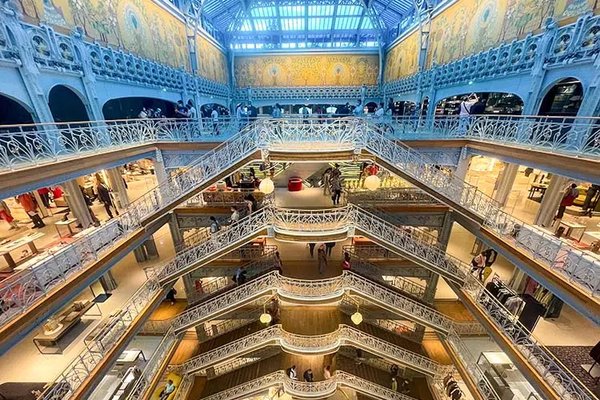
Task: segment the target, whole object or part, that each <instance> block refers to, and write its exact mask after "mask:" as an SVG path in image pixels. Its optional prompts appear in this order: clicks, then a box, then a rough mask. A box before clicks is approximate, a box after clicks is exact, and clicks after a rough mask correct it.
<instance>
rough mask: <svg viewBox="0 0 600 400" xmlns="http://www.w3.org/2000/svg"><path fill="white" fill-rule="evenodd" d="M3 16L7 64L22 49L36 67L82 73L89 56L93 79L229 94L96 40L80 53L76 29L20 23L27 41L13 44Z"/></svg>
mask: <svg viewBox="0 0 600 400" xmlns="http://www.w3.org/2000/svg"><path fill="white" fill-rule="evenodd" d="M3 18H12V17H9V16H6V15H2V16H1V17H0V61H3V62H5V63H8V64H9V65H13V66H19V65H20V64H21V63H22V59H23V58H24V55H23V52H29V53H31V54H33V59H34V61H35V63H36V64H37V66H38V68H39V69H40V70H51V71H57V72H61V73H64V72H71V73H75V74H78V75H83V74H84V65H83V63H84V59H85V60H88V59H89V61H90V62H91V71H92V73H93V74H94V75H95V77H96V78H97V79H102V80H108V81H116V82H119V83H124V84H128V85H134V86H145V87H154V88H160V89H162V90H170V91H177V92H188V93H199V94H203V95H207V96H215V97H220V98H228V97H229V95H230V90H229V87H228V86H227V85H225V84H222V83H219V82H215V81H211V80H209V79H207V78H204V77H202V76H197V75H193V74H191V73H189V72H187V71H185V70H184V69H181V68H174V67H170V66H167V65H164V64H161V63H159V62H156V61H152V60H150V59H147V58H143V57H140V56H137V55H134V54H131V53H128V52H125V51H123V50H120V49H114V48H111V47H108V46H104V45H101V44H100V43H97V42H96V43H91V42H83V43H84V46H83V49H84V51H85V53H83V54H80V53H79V51H80V50H79V48H78V46H77V45H76V43H75V42H77V41H81V39H82V38H81V35H80V33H79V32H78V31H77V30H75V31H74V32H73V33H72V35H71V36H69V35H63V34H60V33H58V32H56V31H55V30H54V29H52V28H51V27H48V26H44V25H42V26H37V25H32V24H28V23H25V22H21V23H20V28H21V29H23V31H24V32H25V34H26V38H27V40H28V42H27V43H21V42H19V43H14V41H15V39H14V36H12V37H11V35H9V34H8V31H7V27H6V22H5V21H4V20H3ZM85 62H87V61H85Z"/></svg>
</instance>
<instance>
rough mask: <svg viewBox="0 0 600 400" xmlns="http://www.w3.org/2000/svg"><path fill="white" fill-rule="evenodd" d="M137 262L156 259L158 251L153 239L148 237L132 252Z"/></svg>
mask: <svg viewBox="0 0 600 400" xmlns="http://www.w3.org/2000/svg"><path fill="white" fill-rule="evenodd" d="M133 255H134V256H135V259H136V261H137V262H140V263H141V262H144V261H149V260H153V259H155V258H158V249H157V248H156V242H155V241H154V237H152V236H151V237H149V238H148V239H147V240H146V241H145V242H144V243H142V244H140V245H139V246H138V247H137V248H135V249H134V250H133Z"/></svg>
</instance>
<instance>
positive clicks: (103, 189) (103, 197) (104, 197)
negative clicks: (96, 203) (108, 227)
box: [96, 178, 119, 219]
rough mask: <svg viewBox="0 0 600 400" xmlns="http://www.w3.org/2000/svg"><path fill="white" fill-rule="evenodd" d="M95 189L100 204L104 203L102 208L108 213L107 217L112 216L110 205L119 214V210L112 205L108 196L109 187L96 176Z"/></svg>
mask: <svg viewBox="0 0 600 400" xmlns="http://www.w3.org/2000/svg"><path fill="white" fill-rule="evenodd" d="M96 191H97V192H98V198H99V199H100V201H101V202H102V204H104V209H105V210H106V213H107V214H108V218H110V219H112V218H113V213H112V211H111V210H110V208H111V207H113V208H114V209H115V212H116V213H117V215H119V211H118V210H117V208H116V207H115V206H114V205H113V203H112V199H111V198H110V189H109V188H108V186H106V184H105V183H104V182H102V180H101V179H100V178H96Z"/></svg>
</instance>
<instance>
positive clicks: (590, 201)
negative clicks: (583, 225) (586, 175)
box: [581, 183, 600, 218]
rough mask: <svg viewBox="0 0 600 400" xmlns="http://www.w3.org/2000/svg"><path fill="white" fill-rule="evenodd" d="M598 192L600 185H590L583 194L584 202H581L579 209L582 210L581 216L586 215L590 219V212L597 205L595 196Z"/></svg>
mask: <svg viewBox="0 0 600 400" xmlns="http://www.w3.org/2000/svg"><path fill="white" fill-rule="evenodd" d="M599 191H600V185H596V184H595V183H592V185H591V186H590V187H589V188H588V190H587V191H586V192H585V200H584V201H583V206H582V207H581V208H583V214H584V215H588V216H589V217H590V218H592V212H593V211H594V209H595V208H596V205H597V204H598V196H597V194H598V192H599Z"/></svg>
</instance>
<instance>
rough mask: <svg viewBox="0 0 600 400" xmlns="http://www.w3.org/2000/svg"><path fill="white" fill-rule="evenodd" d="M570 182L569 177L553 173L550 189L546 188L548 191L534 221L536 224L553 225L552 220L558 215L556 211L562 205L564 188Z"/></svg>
mask: <svg viewBox="0 0 600 400" xmlns="http://www.w3.org/2000/svg"><path fill="white" fill-rule="evenodd" d="M568 183H569V179H568V178H565V177H564V176H560V175H552V179H550V184H549V185H548V189H546V193H544V198H543V199H542V204H540V208H539V210H538V212H537V214H536V216H535V220H534V221H533V223H534V224H535V225H541V226H544V227H550V226H551V225H552V220H553V218H554V216H555V215H556V211H557V210H558V206H559V205H560V201H561V200H562V197H563V193H564V190H565V188H566V187H567V184H568Z"/></svg>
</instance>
